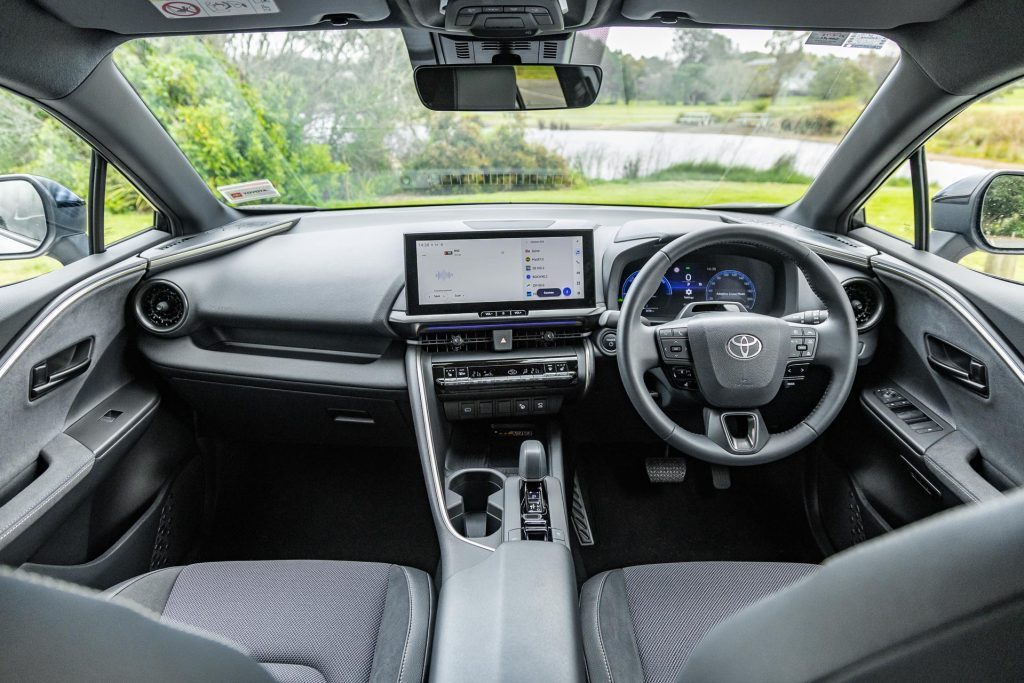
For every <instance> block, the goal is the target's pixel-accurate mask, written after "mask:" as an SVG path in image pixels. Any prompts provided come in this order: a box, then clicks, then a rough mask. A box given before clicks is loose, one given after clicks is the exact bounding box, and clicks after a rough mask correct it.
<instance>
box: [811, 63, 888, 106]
mask: <svg viewBox="0 0 1024 683" xmlns="http://www.w3.org/2000/svg"><path fill="white" fill-rule="evenodd" d="M874 89H875V84H874V82H873V81H872V80H871V76H870V75H869V74H868V72H867V71H866V70H864V69H863V68H861V67H860V66H858V65H857V63H856V62H854V61H853V60H850V59H840V58H839V57H826V58H824V59H822V60H820V61H819V62H818V68H817V69H815V71H814V76H813V77H812V78H811V82H810V83H809V84H808V86H807V94H809V95H810V96H811V97H815V98H817V99H819V100H838V99H842V98H844V97H857V98H862V97H870V96H871V94H872V93H873V92H874Z"/></svg>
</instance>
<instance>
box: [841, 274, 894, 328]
mask: <svg viewBox="0 0 1024 683" xmlns="http://www.w3.org/2000/svg"><path fill="white" fill-rule="evenodd" d="M843 289H845V290H846V296H847V297H849V299H850V306H852V307H853V317H854V319H855V320H856V321H857V329H858V330H860V331H861V332H863V331H864V330H868V329H871V328H872V327H874V326H875V325H876V324H877V323H878V320H879V318H881V317H882V303H883V301H884V296H883V294H882V289H881V288H880V287H879V286H878V285H877V284H875V283H874V282H873V281H871V280H868V279H867V278H862V277H858V278H853V279H852V280H847V281H846V282H844V283H843Z"/></svg>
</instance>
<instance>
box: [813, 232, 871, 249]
mask: <svg viewBox="0 0 1024 683" xmlns="http://www.w3.org/2000/svg"><path fill="white" fill-rule="evenodd" d="M818 234H819V235H822V236H824V237H828V238H829V239H831V240H834V241H836V242H839V243H840V244H845V245H846V246H848V247H855V248H856V247H861V246H864V245H862V244H857V243H856V242H852V241H850V240H848V239H846V238H845V237H842V236H841V235H834V234H832V233H827V232H826V233H818Z"/></svg>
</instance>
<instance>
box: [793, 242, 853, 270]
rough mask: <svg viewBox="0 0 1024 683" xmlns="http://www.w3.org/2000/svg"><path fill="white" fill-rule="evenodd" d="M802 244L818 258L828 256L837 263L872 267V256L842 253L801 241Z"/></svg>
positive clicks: (838, 250) (814, 243) (839, 250)
mask: <svg viewBox="0 0 1024 683" xmlns="http://www.w3.org/2000/svg"><path fill="white" fill-rule="evenodd" d="M800 243H801V244H803V245H804V246H805V247H807V248H808V249H810V250H811V251H813V252H814V253H815V254H817V255H818V256H827V257H828V258H831V259H834V260H836V261H844V262H846V263H849V264H851V265H855V266H861V267H867V266H869V265H871V257H870V256H861V255H859V254H851V253H850V252H848V251H842V250H841V249H833V248H831V247H826V246H824V245H821V244H817V243H816V242H805V241H804V240H800Z"/></svg>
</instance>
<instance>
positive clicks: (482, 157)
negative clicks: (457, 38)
mask: <svg viewBox="0 0 1024 683" xmlns="http://www.w3.org/2000/svg"><path fill="white" fill-rule="evenodd" d="M836 36H838V38H836ZM844 42H845V45H843V43H844ZM815 43H826V44H824V45H822V44H815ZM836 43H838V44H836ZM495 45H496V44H494V43H491V44H488V43H480V44H470V43H466V44H458V43H456V44H455V45H454V47H455V48H456V50H463V49H465V50H471V49H479V50H486V49H488V47H491V48H493V47H494V46H495ZM528 45H529V44H528ZM552 45H554V43H552ZM545 46H546V44H545ZM898 55H899V50H898V49H897V48H896V47H895V46H894V45H893V44H892V43H888V42H886V41H885V40H884V39H881V38H878V37H876V36H871V35H867V34H844V33H839V34H831V33H830V34H817V33H815V34H809V33H806V32H788V31H760V30H709V29H674V28H612V29H601V30H596V31H589V32H585V33H580V34H577V35H576V36H575V39H574V45H573V47H572V56H573V58H572V61H573V62H574V63H581V64H585V63H593V64H600V66H601V67H602V69H603V73H604V80H603V85H602V87H601V92H600V96H599V98H598V100H597V102H596V103H595V104H594V105H592V106H590V107H587V108H585V109H572V110H552V111H536V112H505V113H487V112H485V113H462V112H459V113H439V112H431V111H428V110H427V109H426V108H425V107H424V106H423V105H422V104H421V103H420V101H419V99H418V97H417V94H416V90H415V87H414V85H413V70H412V65H411V63H410V59H409V52H408V50H407V48H406V45H405V42H404V40H403V37H402V33H401V32H400V31H399V30H391V29H387V30H351V31H306V32H293V33H250V34H234V35H207V36H187V37H167V38H153V39H145V40H136V41H132V42H130V43H126V44H125V45H123V46H121V47H120V48H118V50H117V51H116V53H115V60H116V62H117V65H118V66H119V68H120V69H121V70H122V71H123V72H124V74H125V75H126V76H127V78H128V79H129V80H130V81H131V82H132V84H133V85H134V86H135V88H136V89H137V90H138V92H139V94H140V95H141V96H142V98H143V99H144V100H145V101H146V103H147V104H148V105H149V107H150V109H152V111H153V113H154V114H155V115H156V116H157V118H158V119H160V121H161V122H162V123H163V125H164V127H165V128H166V129H167V131H168V132H169V133H170V135H171V136H172V137H173V138H174V139H175V141H176V142H177V143H178V145H179V146H180V147H181V149H182V151H183V152H184V153H185V155H186V156H187V157H188V158H189V160H190V161H191V163H192V164H193V165H194V166H195V168H196V170H197V171H198V172H199V174H200V175H201V176H202V177H203V178H204V179H205V180H206V182H207V184H208V185H209V186H210V188H211V190H213V191H214V192H215V193H217V194H218V196H220V197H222V198H223V199H224V200H225V201H227V202H229V203H233V204H243V203H245V204H249V203H279V204H305V205H313V206H317V207H321V208H345V207H366V206H386V205H391V206H394V205H416V204H451V203H479V202H565V203H581V204H624V205H640V206H671V207H696V206H707V205H710V204H723V203H770V204H787V203H790V202H793V201H795V200H796V199H798V198H799V197H800V196H802V195H803V193H804V191H805V189H806V188H807V186H808V185H809V184H810V183H811V181H812V180H813V177H814V175H815V174H816V173H817V172H818V171H819V170H820V169H821V167H822V166H823V165H824V164H825V163H826V161H827V160H828V158H829V156H830V155H831V153H832V151H833V149H834V148H835V146H836V144H837V143H838V142H839V140H840V139H841V138H842V136H843V135H844V134H845V133H846V131H847V130H848V129H849V128H850V126H851V125H853V122H854V120H855V119H856V118H857V116H858V115H859V114H860V112H861V110H862V109H863V108H864V106H865V104H866V103H867V102H868V100H869V99H870V98H871V97H872V96H873V95H874V93H875V91H876V90H877V88H878V86H879V85H880V84H881V82H882V80H883V79H884V78H885V76H886V75H887V74H888V72H889V71H890V69H891V68H892V66H893V64H894V63H895V61H896V60H897V58H898ZM253 181H256V182H253Z"/></svg>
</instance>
